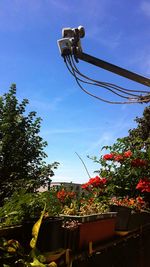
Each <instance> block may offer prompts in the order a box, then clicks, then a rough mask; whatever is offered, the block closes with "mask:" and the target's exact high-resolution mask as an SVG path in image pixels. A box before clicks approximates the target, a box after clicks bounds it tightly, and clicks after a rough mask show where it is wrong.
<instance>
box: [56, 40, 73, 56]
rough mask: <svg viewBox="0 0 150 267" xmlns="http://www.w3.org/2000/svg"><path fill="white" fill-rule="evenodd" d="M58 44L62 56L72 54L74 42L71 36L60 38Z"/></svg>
mask: <svg viewBox="0 0 150 267" xmlns="http://www.w3.org/2000/svg"><path fill="white" fill-rule="evenodd" d="M57 44H58V47H59V51H60V54H61V55H62V56H66V55H70V54H71V47H72V43H71V41H70V39H69V38H63V39H59V40H58V41H57Z"/></svg>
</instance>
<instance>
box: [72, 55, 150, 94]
mask: <svg viewBox="0 0 150 267" xmlns="http://www.w3.org/2000/svg"><path fill="white" fill-rule="evenodd" d="M70 58H71V60H72V63H73V65H74V67H75V69H76V71H77V72H78V73H79V74H80V75H81V76H83V77H84V78H86V79H89V80H91V81H93V82H96V83H100V84H106V85H108V86H111V87H113V88H114V89H116V90H119V89H120V90H123V91H127V92H137V93H144V94H148V93H150V92H149V91H145V90H131V89H126V88H123V87H121V86H118V85H115V84H112V83H106V82H100V81H97V80H94V79H91V78H89V77H88V76H85V75H84V74H82V73H81V72H80V71H79V69H78V68H77V66H76V64H75V61H74V59H73V56H72V55H71V56H70ZM135 96H136V95H135Z"/></svg>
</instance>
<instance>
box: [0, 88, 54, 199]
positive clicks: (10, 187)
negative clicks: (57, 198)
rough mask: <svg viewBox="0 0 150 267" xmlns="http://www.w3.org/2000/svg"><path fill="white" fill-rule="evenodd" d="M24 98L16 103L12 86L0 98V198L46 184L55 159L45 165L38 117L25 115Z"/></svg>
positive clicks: (33, 113)
mask: <svg viewBox="0 0 150 267" xmlns="http://www.w3.org/2000/svg"><path fill="white" fill-rule="evenodd" d="M27 104H28V100H27V99H24V100H23V101H22V102H21V103H18V100H17V98H16V85H15V84H12V86H11V87H10V90H9V92H8V93H6V94H4V95H3V96H2V97H0V188H1V190H0V201H1V203H2V201H3V200H4V198H6V197H10V196H11V195H12V193H13V192H14V191H16V190H18V189H20V188H22V187H24V188H26V190H27V192H33V191H36V190H37V189H38V188H39V187H40V186H47V184H48V182H49V180H50V177H51V176H53V175H54V172H53V169H55V168H57V166H58V162H54V163H52V164H46V163H45V161H44V159H45V158H46V157H47V155H46V153H45V152H44V148H45V147H46V146H47V142H45V141H43V139H42V138H41V137H40V136H39V133H40V126H41V118H39V117H36V112H29V114H26V106H27Z"/></svg>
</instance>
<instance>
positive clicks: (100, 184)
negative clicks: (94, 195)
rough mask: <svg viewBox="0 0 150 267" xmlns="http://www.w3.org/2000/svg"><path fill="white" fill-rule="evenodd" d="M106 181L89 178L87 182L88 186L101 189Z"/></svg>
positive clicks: (98, 178) (97, 177) (104, 179)
mask: <svg viewBox="0 0 150 267" xmlns="http://www.w3.org/2000/svg"><path fill="white" fill-rule="evenodd" d="M106 182H107V180H106V178H100V177H99V176H96V177H95V178H91V179H90V180H89V184H90V185H91V186H92V187H103V186H104V185H105V184H106Z"/></svg>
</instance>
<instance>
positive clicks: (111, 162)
mask: <svg viewBox="0 0 150 267" xmlns="http://www.w3.org/2000/svg"><path fill="white" fill-rule="evenodd" d="M141 147H142V146H141ZM141 147H140V148H139V147H136V146H134V149H133V147H131V148H130V144H129V143H127V142H126V141H125V140H124V139H118V140H117V142H116V143H115V144H114V145H112V146H109V147H108V146H105V147H103V149H106V150H107V151H108V149H109V151H110V153H106V154H104V155H101V157H100V158H99V159H98V158H97V157H94V158H92V159H93V160H94V161H95V162H97V163H99V164H100V165H101V167H100V170H99V171H97V172H98V173H99V175H100V176H101V177H105V179H106V180H107V187H106V188H105V192H107V194H108V195H109V197H112V196H115V197H117V199H118V198H119V199H123V200H124V201H125V200H127V199H128V200H132V201H131V202H133V201H134V204H137V199H138V198H137V197H139V194H140V195H141V197H145V196H146V197H147V200H148V196H147V194H149V193H150V160H149V158H150V154H149V152H148V151H149V150H146V149H144V148H143V147H142V148H141ZM101 179H102V178H101ZM148 201H149V200H148ZM129 202H130V201H129ZM119 203H120V202H119ZM121 203H122V204H123V202H121ZM128 204H129V203H128ZM139 207H140V206H139Z"/></svg>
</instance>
